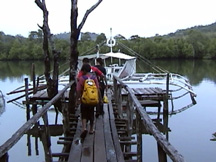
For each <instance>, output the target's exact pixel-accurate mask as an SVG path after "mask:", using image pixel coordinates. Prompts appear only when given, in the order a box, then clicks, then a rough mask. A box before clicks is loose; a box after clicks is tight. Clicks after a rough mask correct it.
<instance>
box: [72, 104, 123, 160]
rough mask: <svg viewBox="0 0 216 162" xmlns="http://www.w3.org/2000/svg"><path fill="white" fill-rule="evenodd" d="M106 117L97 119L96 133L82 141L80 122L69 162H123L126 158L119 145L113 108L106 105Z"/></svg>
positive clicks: (88, 135)
mask: <svg viewBox="0 0 216 162" xmlns="http://www.w3.org/2000/svg"><path fill="white" fill-rule="evenodd" d="M104 111H105V113H104V115H103V116H99V117H98V118H95V133H94V134H89V133H87V136H86V138H85V140H84V141H81V140H80V137H79V136H80V134H81V129H82V126H81V122H80V120H79V122H78V127H77V130H76V134H75V136H74V140H73V143H72V145H71V150H70V154H69V158H68V162H74V161H80V162H105V161H112V162H123V161H124V157H123V153H122V151H121V146H120V143H119V137H118V133H117V129H116V126H115V119H114V114H113V111H112V107H110V105H109V106H108V104H104Z"/></svg>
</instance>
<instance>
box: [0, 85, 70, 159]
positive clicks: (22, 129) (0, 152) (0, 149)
mask: <svg viewBox="0 0 216 162" xmlns="http://www.w3.org/2000/svg"><path fill="white" fill-rule="evenodd" d="M73 83H74V81H71V82H70V83H69V84H67V85H66V86H65V87H64V88H63V89H62V90H61V91H60V92H59V93H58V94H57V95H56V96H55V97H53V98H52V99H51V100H50V101H49V102H48V103H47V104H46V105H44V106H43V107H42V108H41V109H40V110H39V111H38V112H37V113H36V114H35V115H34V116H32V118H30V119H29V120H28V121H27V122H26V123H24V124H23V125H22V126H21V127H20V128H19V129H18V130H17V131H16V132H15V133H14V134H13V135H12V136H11V138H9V139H8V140H7V141H6V142H5V143H4V144H3V145H1V146H0V157H2V156H3V155H4V154H5V153H7V152H8V150H10V149H11V148H12V147H13V146H14V145H15V144H16V143H17V142H18V141H19V140H20V138H21V137H22V136H23V135H24V134H25V133H26V132H27V131H28V130H29V129H30V128H31V127H32V126H33V124H35V123H36V122H37V121H38V120H39V118H40V117H41V116H43V115H44V114H45V113H46V112H47V111H48V109H49V107H50V106H52V105H53V103H55V102H56V101H57V100H58V99H59V98H60V97H61V96H62V95H63V94H64V92H65V91H66V90H67V89H68V88H69V87H70V86H71V85H72V84H73Z"/></svg>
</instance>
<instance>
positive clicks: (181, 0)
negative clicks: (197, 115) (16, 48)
mask: <svg viewBox="0 0 216 162" xmlns="http://www.w3.org/2000/svg"><path fill="white" fill-rule="evenodd" d="M96 2H97V0H78V13H79V16H78V24H79V23H80V22H81V20H82V18H83V15H84V14H85V12H86V10H87V9H89V8H90V7H91V6H92V5H94V4H95V3H96ZM46 5H47V9H48V11H49V22H48V23H49V27H50V30H51V33H53V34H59V33H64V32H70V9H71V0H46ZM215 6H216V1H215V0H205V1H204V0H103V1H102V3H101V4H100V5H99V6H98V7H97V8H96V9H95V10H94V11H93V12H92V13H91V14H90V15H89V16H88V18H87V21H86V23H85V24H84V27H83V28H82V30H81V32H94V33H97V34H100V33H104V34H105V35H106V36H107V37H109V36H110V28H112V35H113V36H115V35H117V34H121V35H123V36H124V37H126V38H130V37H131V36H132V35H138V36H140V37H151V36H155V35H156V34H159V35H164V34H169V33H173V32H176V31H177V30H179V29H186V28H190V27H194V26H198V25H209V24H212V23H214V22H215V21H216V9H215ZM42 23H43V13H42V11H41V10H40V8H39V7H38V6H37V5H36V4H35V2H34V0H0V31H3V32H4V33H5V34H9V35H14V36H15V35H18V34H19V35H22V36H24V37H28V35H29V32H30V31H37V30H38V29H39V27H38V24H39V25H40V26H42Z"/></svg>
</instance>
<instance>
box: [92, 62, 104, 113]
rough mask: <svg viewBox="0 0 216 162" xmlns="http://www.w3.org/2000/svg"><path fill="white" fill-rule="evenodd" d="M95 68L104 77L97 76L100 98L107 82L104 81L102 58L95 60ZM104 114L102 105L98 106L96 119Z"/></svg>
mask: <svg viewBox="0 0 216 162" xmlns="http://www.w3.org/2000/svg"><path fill="white" fill-rule="evenodd" d="M95 67H96V68H98V69H99V70H100V71H101V72H102V73H103V75H104V77H101V76H98V75H97V78H98V82H99V89H100V93H101V98H103V97H104V91H105V89H106V91H107V80H106V69H105V68H104V62H103V59H102V58H97V59H96V65H95ZM103 114H104V109H103V104H100V103H99V104H98V105H97V106H96V117H98V116H99V115H103Z"/></svg>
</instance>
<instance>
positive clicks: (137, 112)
mask: <svg viewBox="0 0 216 162" xmlns="http://www.w3.org/2000/svg"><path fill="white" fill-rule="evenodd" d="M113 81H114V83H113V84H114V100H116V103H118V106H117V108H118V114H119V115H120V117H121V118H127V120H128V132H130V134H132V131H133V127H132V126H133V118H134V116H136V130H135V131H134V132H140V130H139V129H140V124H142V125H143V126H144V127H145V128H146V130H147V131H148V133H149V134H152V135H153V136H154V138H155V140H156V141H157V144H158V147H159V150H160V155H159V153H158V156H159V157H158V158H159V161H160V162H165V161H167V160H166V155H168V156H169V157H170V159H172V160H173V161H174V162H184V161H185V160H184V158H183V156H182V155H181V154H179V153H178V151H177V150H176V149H175V148H174V147H173V146H172V145H171V144H170V143H169V141H168V140H167V139H166V138H165V136H164V135H163V134H162V133H161V132H160V131H159V130H158V129H157V127H156V126H155V124H154V123H153V121H152V119H151V118H150V117H149V116H148V114H147V113H146V111H145V109H144V108H143V106H142V105H141V103H140V102H139V100H138V99H137V97H136V96H135V95H134V94H133V92H132V90H131V88H130V87H128V86H127V85H125V84H124V83H123V82H122V81H121V80H120V79H119V78H118V77H116V76H114V77H113ZM122 88H124V89H125V90H126V91H127V92H128V95H127V97H128V98H127V101H126V102H127V104H126V111H127V112H126V115H124V116H122V95H121V91H122ZM167 88H168V87H167ZM167 95H168V93H165V94H164V100H163V102H164V107H163V109H164V112H168V105H167V104H168V96H167ZM137 139H138V140H140V141H142V140H141V139H142V134H140V133H137ZM161 151H162V156H161ZM137 152H138V161H142V142H138V144H137Z"/></svg>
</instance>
